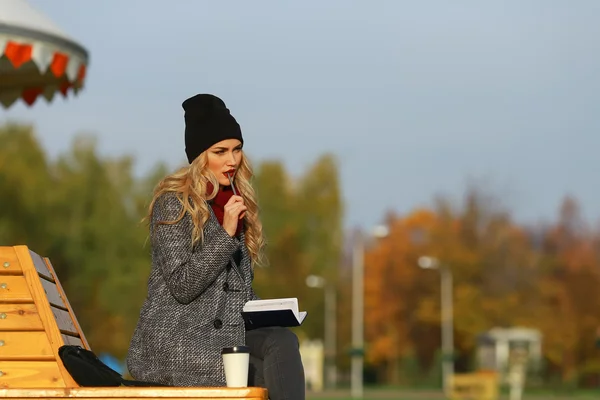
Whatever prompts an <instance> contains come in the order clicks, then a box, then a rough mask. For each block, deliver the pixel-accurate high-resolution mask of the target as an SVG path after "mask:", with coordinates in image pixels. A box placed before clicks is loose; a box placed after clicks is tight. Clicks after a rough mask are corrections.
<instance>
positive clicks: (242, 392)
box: [0, 387, 267, 400]
mask: <svg viewBox="0 0 600 400" xmlns="http://www.w3.org/2000/svg"><path fill="white" fill-rule="evenodd" d="M63 397H69V398H89V399H98V400H99V399H117V398H119V399H131V400H133V399H149V398H166V399H173V400H174V399H190V398H193V399H220V400H227V399H250V400H254V399H256V400H266V399H267V397H266V391H265V389H263V388H254V387H249V388H220V387H219V388H189V387H171V388H164V387H156V388H141V387H140V388H136V387H110V388H82V387H80V388H65V389H46V388H44V389H0V398H11V399H12V398H15V399H16V398H48V399H55V398H63Z"/></svg>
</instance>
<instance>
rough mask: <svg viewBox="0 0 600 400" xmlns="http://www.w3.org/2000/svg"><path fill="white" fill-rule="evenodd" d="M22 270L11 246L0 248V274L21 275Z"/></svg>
mask: <svg viewBox="0 0 600 400" xmlns="http://www.w3.org/2000/svg"><path fill="white" fill-rule="evenodd" d="M22 274H23V270H22V269H21V264H20V263H19V259H18V258H17V253H16V252H15V250H14V249H13V248H12V247H2V248H0V275H22Z"/></svg>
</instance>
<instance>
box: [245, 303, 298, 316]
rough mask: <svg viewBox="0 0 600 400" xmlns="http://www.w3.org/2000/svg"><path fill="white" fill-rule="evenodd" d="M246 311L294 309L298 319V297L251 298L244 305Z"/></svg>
mask: <svg viewBox="0 0 600 400" xmlns="http://www.w3.org/2000/svg"><path fill="white" fill-rule="evenodd" d="M243 310H244V311H245V312H252V311H275V310H292V312H293V313H294V316H295V317H296V319H298V299H297V298H285V299H267V300H251V301H249V302H247V303H246V304H245V305H244V309H243Z"/></svg>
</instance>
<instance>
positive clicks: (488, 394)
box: [450, 371, 499, 400]
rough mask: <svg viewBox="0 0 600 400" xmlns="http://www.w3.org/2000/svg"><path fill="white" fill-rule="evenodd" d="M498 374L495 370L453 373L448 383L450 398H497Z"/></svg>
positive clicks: (466, 399)
mask: <svg viewBox="0 0 600 400" xmlns="http://www.w3.org/2000/svg"><path fill="white" fill-rule="evenodd" d="M498 392H499V390H498V375H497V374H496V373H495V372H487V371H481V372H473V373H469V374H455V375H453V376H452V379H451V383H450V399H451V400H497V399H498V395H499V393H498Z"/></svg>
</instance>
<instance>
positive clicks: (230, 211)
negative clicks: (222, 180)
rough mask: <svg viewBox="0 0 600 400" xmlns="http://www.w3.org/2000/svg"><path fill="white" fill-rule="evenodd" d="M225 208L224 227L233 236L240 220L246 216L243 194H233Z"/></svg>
mask: <svg viewBox="0 0 600 400" xmlns="http://www.w3.org/2000/svg"><path fill="white" fill-rule="evenodd" d="M224 210H225V214H224V215H223V229H225V231H226V232H227V233H228V234H229V236H231V237H233V236H235V232H236V231H237V226H238V222H239V220H240V219H242V218H243V217H244V211H246V206H245V205H244V199H243V198H242V197H241V196H231V198H230V199H229V201H228V202H227V204H225V207H224Z"/></svg>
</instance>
